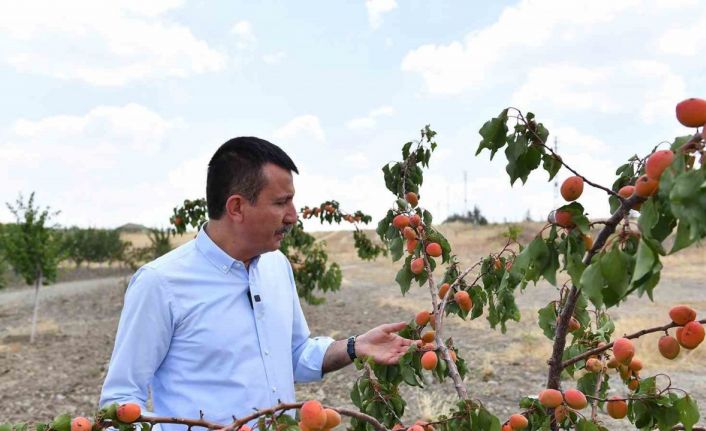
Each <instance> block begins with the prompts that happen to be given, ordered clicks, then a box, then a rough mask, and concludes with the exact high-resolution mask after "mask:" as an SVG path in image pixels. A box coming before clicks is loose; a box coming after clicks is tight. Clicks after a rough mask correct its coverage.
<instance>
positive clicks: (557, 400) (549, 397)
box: [539, 389, 564, 408]
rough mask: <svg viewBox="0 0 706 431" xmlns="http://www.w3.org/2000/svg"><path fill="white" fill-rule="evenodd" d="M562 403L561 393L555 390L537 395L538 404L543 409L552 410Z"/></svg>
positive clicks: (548, 390)
mask: <svg viewBox="0 0 706 431" xmlns="http://www.w3.org/2000/svg"><path fill="white" fill-rule="evenodd" d="M563 401H564V397H563V396H562V395H561V392H559V391H557V390H556V389H545V390H543V391H542V392H540V393H539V402H540V403H541V404H542V405H543V406H544V407H549V408H554V407H557V406H559V405H560V404H561V403H562V402H563Z"/></svg>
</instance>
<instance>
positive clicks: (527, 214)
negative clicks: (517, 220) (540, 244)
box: [525, 209, 532, 221]
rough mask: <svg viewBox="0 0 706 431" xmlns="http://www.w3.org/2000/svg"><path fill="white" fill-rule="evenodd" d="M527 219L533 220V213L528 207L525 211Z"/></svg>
mask: <svg viewBox="0 0 706 431" xmlns="http://www.w3.org/2000/svg"><path fill="white" fill-rule="evenodd" d="M525 221H532V214H530V210H529V209H528V210H527V212H526V213H525Z"/></svg>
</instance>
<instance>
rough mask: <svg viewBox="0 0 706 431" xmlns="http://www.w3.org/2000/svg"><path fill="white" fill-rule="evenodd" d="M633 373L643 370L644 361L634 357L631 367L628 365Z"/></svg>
mask: <svg viewBox="0 0 706 431" xmlns="http://www.w3.org/2000/svg"><path fill="white" fill-rule="evenodd" d="M628 368H630V370H631V371H640V370H641V369H642V361H641V360H640V359H639V358H636V357H634V356H633V358H632V359H631V360H630V365H628Z"/></svg>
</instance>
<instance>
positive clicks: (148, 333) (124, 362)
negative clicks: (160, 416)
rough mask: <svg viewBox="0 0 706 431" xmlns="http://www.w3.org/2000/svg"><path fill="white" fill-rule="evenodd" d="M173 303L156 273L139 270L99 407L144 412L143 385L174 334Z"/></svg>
mask: <svg viewBox="0 0 706 431" xmlns="http://www.w3.org/2000/svg"><path fill="white" fill-rule="evenodd" d="M173 310H174V300H173V298H172V297H171V295H169V294H168V291H167V290H166V289H165V288H164V286H163V283H162V282H161V279H160V277H159V275H158V274H157V272H156V271H155V270H154V269H151V268H148V267H142V268H140V270H139V271H138V272H137V273H135V275H134V276H133V277H132V280H130V284H129V285H128V288H127V291H126V293H125V301H124V305H123V310H122V312H121V314H120V322H119V323H118V331H117V334H116V336H115V347H114V348H113V355H112V357H111V359H110V365H109V366H108V373H107V375H106V378H105V382H104V383H103V390H102V391H101V396H100V401H99V405H100V406H101V407H103V406H105V405H107V404H111V403H114V402H117V403H125V402H135V403H138V404H140V406H142V408H143V410H144V409H145V406H146V403H147V386H148V385H149V384H150V382H151V380H152V378H153V376H154V374H155V372H156V371H157V369H158V368H159V366H160V364H161V363H162V360H163V359H164V357H165V355H166V353H167V351H168V350H169V345H170V342H171V338H172V334H173V332H174V327H175V325H174V322H175V318H174V313H173Z"/></svg>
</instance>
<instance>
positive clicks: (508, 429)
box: [500, 422, 512, 431]
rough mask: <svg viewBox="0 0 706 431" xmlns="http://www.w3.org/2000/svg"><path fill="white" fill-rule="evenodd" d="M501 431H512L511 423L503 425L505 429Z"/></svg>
mask: <svg viewBox="0 0 706 431" xmlns="http://www.w3.org/2000/svg"><path fill="white" fill-rule="evenodd" d="M500 431H512V427H511V426H510V423H509V422H508V423H506V424H504V425H503V427H502V428H501V429H500Z"/></svg>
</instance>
